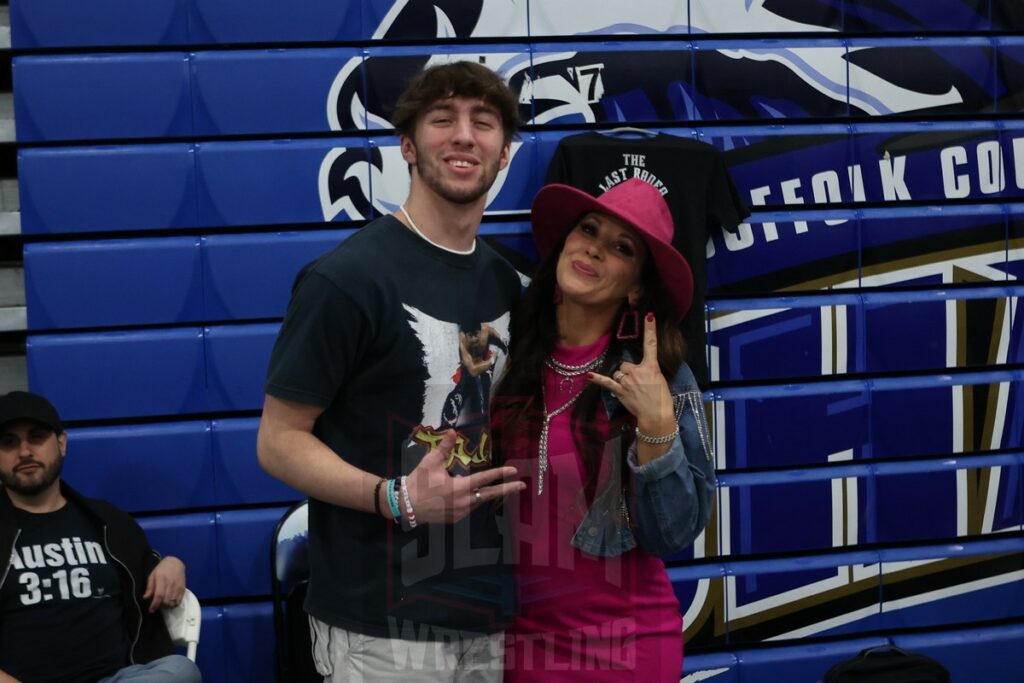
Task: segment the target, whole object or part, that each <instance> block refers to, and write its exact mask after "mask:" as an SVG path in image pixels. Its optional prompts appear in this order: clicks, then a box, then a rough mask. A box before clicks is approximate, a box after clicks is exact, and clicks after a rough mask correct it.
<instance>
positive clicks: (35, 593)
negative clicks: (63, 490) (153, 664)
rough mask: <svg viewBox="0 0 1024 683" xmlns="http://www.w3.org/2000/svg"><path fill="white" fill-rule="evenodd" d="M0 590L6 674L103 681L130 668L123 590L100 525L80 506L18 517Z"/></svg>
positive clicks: (28, 679)
mask: <svg viewBox="0 0 1024 683" xmlns="http://www.w3.org/2000/svg"><path fill="white" fill-rule="evenodd" d="M15 515H16V518H17V521H18V525H19V527H20V528H21V533H20V534H19V535H18V539H17V543H16V545H15V546H14V551H13V552H12V554H11V558H10V559H11V564H10V568H9V570H8V572H7V577H6V578H5V579H4V583H3V586H2V587H0V670H2V671H5V672H6V673H8V674H10V675H12V676H14V677H15V678H17V679H18V680H21V681H23V682H24V683H32V682H34V681H39V682H42V681H46V682H47V683H71V682H75V683H78V682H85V681H95V680H97V679H98V678H102V677H104V676H109V675H111V674H113V673H114V672H116V671H117V670H118V669H120V668H121V667H123V666H126V665H127V664H128V648H129V641H128V634H127V633H126V631H125V626H124V616H123V606H122V602H121V582H120V578H119V575H118V570H117V567H116V565H114V564H113V561H112V560H111V558H110V557H108V555H107V553H106V551H105V549H104V547H103V536H102V533H101V530H100V528H99V525H98V524H97V522H95V521H94V520H93V519H92V518H90V517H89V516H88V515H87V514H86V513H85V511H83V510H82V509H81V508H80V507H79V506H78V505H76V504H75V503H73V502H71V501H68V502H67V504H66V505H65V506H64V507H62V508H61V509H60V510H57V511H56V512H48V513H43V514H33V513H30V512H25V511H24V510H15Z"/></svg>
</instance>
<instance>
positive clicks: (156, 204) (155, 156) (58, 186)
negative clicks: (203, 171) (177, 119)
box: [18, 144, 197, 235]
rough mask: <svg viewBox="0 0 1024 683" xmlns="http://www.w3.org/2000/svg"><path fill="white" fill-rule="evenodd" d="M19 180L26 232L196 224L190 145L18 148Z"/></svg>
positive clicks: (194, 189)
mask: <svg viewBox="0 0 1024 683" xmlns="http://www.w3.org/2000/svg"><path fill="white" fill-rule="evenodd" d="M18 183H19V188H20V191H21V229H22V232H23V233H25V234H26V235H31V234H40V233H67V232H102V231H120V230H154V229H161V228H179V227H190V228H191V227H195V226H196V225H197V218H196V204H195V202H196V194H195V192H196V183H195V161H194V160H193V153H192V146H191V145H189V144H160V145H132V146H111V147H70V148H38V149H22V150H20V151H19V152H18Z"/></svg>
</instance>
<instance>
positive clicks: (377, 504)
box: [373, 479, 384, 517]
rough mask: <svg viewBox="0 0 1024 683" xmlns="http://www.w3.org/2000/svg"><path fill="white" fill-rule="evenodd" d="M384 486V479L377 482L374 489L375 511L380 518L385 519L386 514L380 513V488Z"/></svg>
mask: <svg viewBox="0 0 1024 683" xmlns="http://www.w3.org/2000/svg"><path fill="white" fill-rule="evenodd" d="M383 485H384V480H383V479H378V480H377V485H376V486H374V487H373V509H374V510H376V512H377V515H378V516H379V517H383V516H384V513H383V512H381V511H380V487H381V486H383Z"/></svg>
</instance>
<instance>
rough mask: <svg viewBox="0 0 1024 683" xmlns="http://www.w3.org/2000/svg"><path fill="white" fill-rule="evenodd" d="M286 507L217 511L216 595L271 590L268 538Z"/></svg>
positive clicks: (267, 592) (257, 592)
mask: <svg viewBox="0 0 1024 683" xmlns="http://www.w3.org/2000/svg"><path fill="white" fill-rule="evenodd" d="M286 509H287V508H262V509H258V510H227V511H225V512H218V513H217V544H218V557H217V565H218V574H219V576H220V587H219V595H221V596H233V597H237V596H246V595H269V594H270V565H269V562H270V559H269V558H270V538H271V536H273V534H274V527H275V526H276V525H277V520H279V519H280V518H281V515H282V514H284V512H285V510H286Z"/></svg>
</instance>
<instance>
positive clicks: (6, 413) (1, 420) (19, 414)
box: [0, 391, 64, 432]
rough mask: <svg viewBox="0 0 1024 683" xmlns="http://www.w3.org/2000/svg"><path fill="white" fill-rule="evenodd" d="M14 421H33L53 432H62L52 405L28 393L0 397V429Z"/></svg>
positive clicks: (14, 392) (12, 393)
mask: <svg viewBox="0 0 1024 683" xmlns="http://www.w3.org/2000/svg"><path fill="white" fill-rule="evenodd" d="M15 420H34V421H35V422H38V423H39V424H42V425H46V426H47V427H49V428H50V429H52V430H53V431H55V432H63V431H64V425H63V424H61V421H60V415H58V414H57V409H56V408H54V407H53V404H52V403H50V402H49V401H47V400H46V399H45V398H43V397H42V396H40V395H39V394H33V393H31V392H28V391H12V392H10V393H8V394H4V395H3V396H0V427H2V426H3V425H5V424H7V423H8V422H14V421H15Z"/></svg>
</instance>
